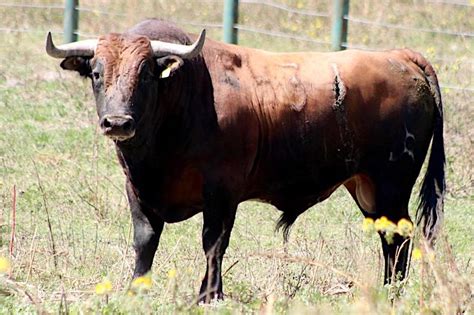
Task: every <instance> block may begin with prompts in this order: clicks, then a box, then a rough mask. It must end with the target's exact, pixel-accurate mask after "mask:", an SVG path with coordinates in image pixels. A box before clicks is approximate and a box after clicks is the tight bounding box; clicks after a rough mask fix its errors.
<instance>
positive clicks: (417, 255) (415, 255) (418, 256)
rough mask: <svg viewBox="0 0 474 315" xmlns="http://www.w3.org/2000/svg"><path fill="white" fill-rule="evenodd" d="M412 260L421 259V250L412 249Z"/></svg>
mask: <svg viewBox="0 0 474 315" xmlns="http://www.w3.org/2000/svg"><path fill="white" fill-rule="evenodd" d="M411 255H412V257H413V260H420V259H421V257H423V254H422V253H421V249H419V248H418V247H415V248H413V252H412V253H411Z"/></svg>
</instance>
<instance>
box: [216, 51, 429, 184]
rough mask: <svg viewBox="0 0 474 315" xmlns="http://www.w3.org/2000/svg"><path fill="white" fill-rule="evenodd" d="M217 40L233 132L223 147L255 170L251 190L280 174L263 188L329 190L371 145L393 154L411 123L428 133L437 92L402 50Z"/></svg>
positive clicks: (223, 106)
mask: <svg viewBox="0 0 474 315" xmlns="http://www.w3.org/2000/svg"><path fill="white" fill-rule="evenodd" d="M220 45H222V46H220ZM228 47H230V48H228ZM211 48H212V49H210V51H211V52H212V53H211V54H210V55H211V57H212V58H214V59H213V60H214V61H211V62H209V64H210V73H211V78H212V80H213V85H214V86H213V88H214V94H215V95H214V96H215V100H216V101H215V107H216V112H217V116H218V119H219V125H220V126H221V130H223V131H224V132H223V133H222V136H223V137H228V139H231V140H229V141H223V143H225V144H226V148H223V149H224V150H226V151H228V152H231V154H232V156H233V158H230V160H232V159H234V160H235V161H236V163H238V164H239V165H238V167H240V168H241V169H242V173H243V174H245V176H246V177H247V178H250V179H252V180H251V181H249V182H252V183H254V185H253V186H254V188H253V189H250V190H256V189H257V190H258V189H259V188H261V187H263V183H260V181H261V180H265V181H267V182H271V183H273V184H271V185H267V186H266V187H267V188H265V189H266V190H268V189H271V188H272V187H273V188H274V189H275V190H276V191H277V190H278V191H279V192H284V190H285V189H287V188H288V187H290V186H291V185H295V186H298V187H302V185H303V184H307V185H310V186H312V187H314V189H315V190H319V191H321V192H324V191H327V190H328V189H331V187H332V186H333V185H336V184H337V183H340V182H341V181H343V180H345V179H346V178H348V177H350V176H351V175H352V174H354V173H357V172H359V171H360V168H361V167H363V166H364V164H367V161H368V157H369V155H371V154H372V155H373V154H374V150H375V151H377V155H378V156H379V158H381V157H383V158H386V159H388V158H389V156H390V152H394V151H396V150H397V147H398V146H399V144H398V142H400V143H401V142H402V139H400V138H402V137H404V136H405V134H404V133H405V130H406V128H409V129H410V132H413V134H414V135H415V136H416V137H417V139H420V140H421V141H423V142H429V135H430V132H431V119H429V116H430V115H432V109H431V108H430V106H431V105H432V95H431V93H430V90H429V88H428V85H427V84H426V80H425V78H424V75H423V72H422V71H421V70H420V69H419V67H418V66H417V65H416V64H415V63H413V62H411V61H410V60H409V58H408V57H407V54H406V52H404V51H390V52H380V53H374V52H362V51H345V52H338V53H290V54H275V53H266V52H263V51H255V50H251V49H247V48H241V47H236V46H226V45H223V44H218V45H217V46H216V47H211ZM215 61H217V62H215ZM427 118H428V119H427ZM238 138H240V141H236V139H238ZM239 150H240V151H241V152H243V153H241V154H239V153H238V152H239ZM300 184H301V185H300ZM289 189H290V188H289ZM290 190H291V189H290Z"/></svg>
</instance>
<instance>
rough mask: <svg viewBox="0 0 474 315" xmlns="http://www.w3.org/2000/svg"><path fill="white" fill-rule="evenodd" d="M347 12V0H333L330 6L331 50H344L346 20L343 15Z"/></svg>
mask: <svg viewBox="0 0 474 315" xmlns="http://www.w3.org/2000/svg"><path fill="white" fill-rule="evenodd" d="M348 14H349V0H333V8H332V31H331V43H332V45H331V47H332V50H344V49H346V47H345V46H344V45H345V44H347V27H348V21H347V19H345V18H344V17H345V16H347V15H348Z"/></svg>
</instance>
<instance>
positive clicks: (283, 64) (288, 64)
mask: <svg viewBox="0 0 474 315" xmlns="http://www.w3.org/2000/svg"><path fill="white" fill-rule="evenodd" d="M280 67H282V68H293V69H298V64H296V63H294V62H289V63H282V64H280Z"/></svg>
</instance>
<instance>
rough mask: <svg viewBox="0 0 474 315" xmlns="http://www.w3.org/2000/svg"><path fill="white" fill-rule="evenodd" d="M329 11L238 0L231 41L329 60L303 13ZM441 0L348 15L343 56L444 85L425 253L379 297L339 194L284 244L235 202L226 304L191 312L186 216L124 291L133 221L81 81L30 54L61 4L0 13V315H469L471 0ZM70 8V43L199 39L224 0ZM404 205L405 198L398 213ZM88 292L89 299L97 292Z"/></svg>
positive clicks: (371, 256)
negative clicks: (165, 32) (437, 183)
mask: <svg viewBox="0 0 474 315" xmlns="http://www.w3.org/2000/svg"><path fill="white" fill-rule="evenodd" d="M331 2H332V1H329V0H324V1H314V0H274V1H267V0H260V1H250V0H242V1H241V4H240V20H239V22H240V24H239V29H240V31H239V44H241V45H245V46H251V47H257V48H260V49H267V50H272V51H302V50H320V51H327V50H329V48H330V45H328V44H327V43H324V42H328V41H329V40H330V38H329V37H330V18H328V17H327V16H318V15H317V14H314V12H320V13H323V15H328V14H329V15H330V12H331ZM453 3H454V1H453V2H452V1H429V0H403V1H395V0H382V1H380V0H366V1H351V4H350V5H351V7H350V19H352V21H350V23H349V36H348V38H349V40H348V41H349V46H351V47H360V48H363V49H388V48H395V47H411V48H413V49H416V50H418V51H420V52H422V53H423V54H424V55H425V56H426V57H427V58H428V59H429V60H431V62H432V63H433V64H434V66H435V68H436V70H437V72H438V76H439V79H440V82H441V85H442V86H443V89H442V94H443V98H444V109H445V142H446V150H447V158H448V161H447V181H448V192H447V196H446V204H445V210H446V211H445V212H446V215H445V226H444V229H443V231H442V233H441V236H440V238H439V241H438V244H437V247H436V251H435V252H434V253H432V252H429V251H427V249H426V248H425V247H424V246H423V243H422V242H417V245H416V246H418V247H420V248H421V249H422V252H423V256H422V257H421V259H419V260H416V261H413V264H412V268H411V274H410V277H409V278H408V280H407V281H406V282H405V283H402V284H400V283H398V284H395V285H394V286H392V287H388V288H387V287H386V288H384V287H383V286H382V285H381V283H382V273H383V259H382V256H381V246H380V241H379V238H378V237H377V236H375V235H367V234H365V233H363V232H362V229H361V222H362V216H361V214H360V213H359V211H358V210H357V207H356V205H355V204H354V202H353V201H352V200H351V199H350V197H349V196H348V194H347V193H346V192H345V191H344V190H339V191H337V192H336V193H335V194H334V195H333V196H332V197H331V198H330V199H329V200H328V201H325V202H323V203H322V204H318V205H316V206H315V207H314V208H312V209H310V210H309V211H307V212H306V213H304V214H303V215H302V216H301V217H300V218H299V219H298V220H297V222H296V224H295V225H294V228H293V230H292V233H291V236H290V242H289V243H287V244H284V243H283V239H282V236H281V235H280V234H278V233H275V232H274V226H275V222H276V220H277V219H278V216H279V213H278V211H276V210H275V209H274V208H272V207H271V206H268V205H265V204H261V203H257V202H245V203H243V204H241V206H240V211H239V212H238V215H237V220H236V224H235V228H234V231H233V235H232V238H231V244H230V247H229V250H228V252H227V255H226V259H225V261H224V271H225V272H224V283H225V293H226V300H225V301H224V302H221V303H218V304H216V305H211V306H206V307H198V306H196V305H195V298H196V295H197V291H198V288H199V284H200V280H201V277H202V276H203V274H204V268H205V259H204V255H203V253H202V250H201V240H200V238H201V237H200V235H201V225H202V217H201V216H200V215H197V216H195V217H193V218H191V219H190V220H188V221H186V222H182V223H179V224H172V225H167V226H166V227H165V230H164V232H163V235H162V240H161V243H160V248H159V250H158V252H157V255H156V257H155V264H154V268H153V274H152V285H151V287H149V286H148V285H145V286H143V289H141V290H138V292H135V294H128V293H127V288H128V286H129V283H130V276H131V273H132V268H133V258H134V253H133V250H132V246H131V220H130V215H129V210H128V207H127V202H126V197H125V195H124V177H123V174H122V172H121V170H120V168H119V166H118V163H117V162H116V159H115V152H114V148H113V144H112V142H110V141H108V140H107V139H105V137H103V136H102V135H101V134H100V131H99V130H98V128H97V118H96V113H95V105H94V102H93V97H92V94H91V89H90V83H89V82H88V81H86V80H83V79H81V78H79V77H78V76H77V75H75V74H71V73H65V72H63V71H61V70H60V68H59V62H58V60H53V59H52V58H49V57H47V56H46V54H45V52H44V39H45V34H46V32H47V31H49V30H52V31H54V32H57V34H55V38H56V42H58V43H60V42H61V34H59V33H60V32H61V30H62V23H63V11H62V9H61V7H62V6H63V3H62V2H61V1H59V0H55V1H53V0H51V1H50V0H43V1H41V0H32V1H21V0H13V1H10V3H8V4H5V3H1V4H0V257H4V258H7V259H8V261H9V263H10V264H11V268H10V269H9V270H7V269H8V268H4V270H3V271H4V272H5V271H6V273H5V274H3V275H0V313H23V312H25V313H26V312H28V313H30V312H39V313H48V312H51V313H56V312H60V313H68V312H71V313H107V314H108V313H177V312H190V313H251V312H255V313H262V314H270V313H293V314H302V313H311V314H315V313H320V314H327V313H341V314H347V313H364V314H387V313H392V314H411V313H423V314H455V313H461V312H465V313H470V312H473V288H472V283H473V280H474V268H473V258H474V227H473V222H474V211H473V209H474V194H473V183H474V181H473V179H474V176H473V172H472V169H473V166H474V164H473V156H474V154H473V153H474V152H473V151H474V150H473V140H474V125H473V124H474V123H473V120H474V108H473V105H472V100H473V95H474V84H473V70H474V55H473V48H474V41H473V32H474V18H473V17H474V3H473V2H472V1H470V2H468V1H461V0H457V2H456V3H457V4H453ZM80 7H81V12H80V25H79V32H80V34H81V38H87V37H94V36H95V35H97V34H103V33H107V32H111V31H115V32H116V31H123V30H124V29H126V28H127V27H130V26H132V25H134V24H135V23H136V22H138V21H140V20H143V19H144V18H147V17H160V18H164V19H170V20H173V21H176V22H177V23H178V24H179V25H180V26H182V27H183V28H184V29H186V30H188V31H190V32H197V31H199V29H200V28H202V27H203V26H205V27H206V28H207V29H208V31H209V32H208V36H209V37H211V38H214V39H220V38H221V32H222V30H221V28H220V27H219V25H221V24H222V11H223V1H218V0H200V1H188V0H166V1H165V0H161V1H151V0H146V1H138V0H117V1H106V0H95V1H93V0H81V1H80ZM282 8H283V9H282ZM285 9H286V10H285ZM288 9H290V10H288ZM374 24H375V25H374ZM251 30H254V31H251ZM262 30H264V32H266V33H272V34H273V35H268V34H263V33H264V32H262ZM255 31H257V32H255ZM448 31H449V32H451V33H459V34H460V35H459V34H458V35H456V34H451V33H450V34H446V32H448ZM282 33H285V34H291V36H293V37H297V39H291V38H288V36H287V35H282ZM320 42H323V43H320ZM361 75H363V74H361ZM416 193H417V192H414V195H415V194H416ZM415 206H416V198H415V196H413V198H412V207H411V209H412V215H413V214H414V209H415ZM14 213H15V218H13V214H14ZM13 222H15V224H13ZM12 234H14V242H13V245H12V242H11V235H12ZM11 245H12V246H11ZM3 262H4V261H3ZM0 265H1V264H0ZM0 269H1V266H0ZM104 278H106V279H108V281H110V284H109V282H103V279H104ZM99 282H102V283H103V284H104V283H105V284H106V285H103V286H102V289H104V288H105V289H104V290H102V291H101V290H99V291H96V290H95V289H96V284H97V283H99ZM110 285H111V287H110ZM98 293H103V294H98ZM393 296H399V297H396V298H395V300H394V302H393V304H392V303H390V301H389V297H393Z"/></svg>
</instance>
